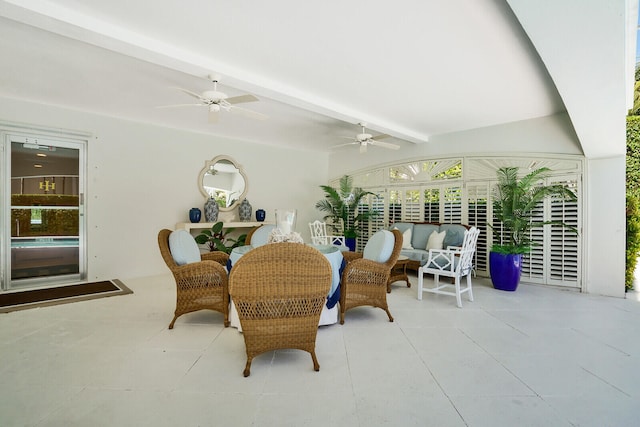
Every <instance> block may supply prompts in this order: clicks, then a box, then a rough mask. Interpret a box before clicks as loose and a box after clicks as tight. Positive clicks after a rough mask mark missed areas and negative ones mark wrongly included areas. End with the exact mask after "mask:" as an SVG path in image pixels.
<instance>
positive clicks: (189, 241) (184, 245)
mask: <svg viewBox="0 0 640 427" xmlns="http://www.w3.org/2000/svg"><path fill="white" fill-rule="evenodd" d="M169 249H170V250H171V256H173V260H174V261H175V262H176V264H178V265H184V264H190V263H192V262H199V261H201V260H202V259H201V258H200V249H198V244H197V243H196V240H195V239H194V238H193V236H192V235H191V234H189V232H187V231H186V230H176V231H173V232H171V234H170V235H169Z"/></svg>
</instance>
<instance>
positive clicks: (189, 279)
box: [158, 229, 229, 329]
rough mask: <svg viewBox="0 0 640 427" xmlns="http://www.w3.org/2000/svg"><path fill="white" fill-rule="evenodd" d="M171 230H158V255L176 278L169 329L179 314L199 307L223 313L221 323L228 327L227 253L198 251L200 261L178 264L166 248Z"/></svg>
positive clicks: (199, 308) (167, 247) (168, 248)
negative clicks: (222, 321) (174, 301)
mask: <svg viewBox="0 0 640 427" xmlns="http://www.w3.org/2000/svg"><path fill="white" fill-rule="evenodd" d="M171 233H172V232H171V230H167V229H163V230H160V232H159V233H158V246H159V247H160V254H161V255H162V259H164V262H165V263H166V264H167V267H169V270H171V273H172V274H173V277H174V279H175V281H176V309H175V313H174V316H173V320H171V323H170V324H169V329H173V325H174V324H175V322H176V319H177V318H178V317H180V316H182V315H183V314H186V313H191V312H194V311H198V310H214V311H218V312H220V313H222V314H223V315H224V326H225V327H227V326H229V281H228V277H227V270H226V269H225V267H224V266H226V264H227V260H228V259H229V255H227V254H226V253H224V252H220V251H214V252H209V253H204V254H201V261H200V262H192V263H189V264H184V265H178V264H177V263H176V261H175V260H174V257H173V255H172V254H171V249H170V247H169V236H170V235H171ZM194 245H196V246H197V244H196V243H195V240H194Z"/></svg>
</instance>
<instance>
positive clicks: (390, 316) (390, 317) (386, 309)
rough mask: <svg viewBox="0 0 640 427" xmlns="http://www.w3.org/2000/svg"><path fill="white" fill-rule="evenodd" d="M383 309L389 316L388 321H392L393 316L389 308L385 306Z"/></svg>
mask: <svg viewBox="0 0 640 427" xmlns="http://www.w3.org/2000/svg"><path fill="white" fill-rule="evenodd" d="M383 310H384V311H386V312H387V316H389V322H393V316H392V315H391V313H390V312H389V309H388V308H386V307H385V308H384V309H383Z"/></svg>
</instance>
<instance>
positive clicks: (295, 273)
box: [229, 243, 331, 377]
mask: <svg viewBox="0 0 640 427" xmlns="http://www.w3.org/2000/svg"><path fill="white" fill-rule="evenodd" d="M330 288H331V264H330V263H329V261H327V259H326V258H325V256H324V255H322V254H321V253H320V252H319V251H318V250H316V249H314V248H312V247H309V246H306V245H304V244H300V243H272V244H269V245H264V246H260V247H258V248H255V249H253V250H251V251H249V252H247V253H246V254H245V255H243V256H242V258H240V260H238V262H237V263H236V264H235V265H234V266H233V269H232V270H231V275H230V277H229V292H230V294H231V299H232V300H233V303H234V304H235V306H236V309H237V310H238V317H239V318H240V325H241V326H242V332H243V336H244V343H245V347H246V352H247V364H246V367H245V369H244V372H243V374H244V376H245V377H247V376H249V374H250V369H251V361H252V360H253V358H254V357H256V356H258V355H260V354H262V353H265V352H267V351H272V350H277V349H282V348H292V349H298V350H303V351H307V352H309V353H310V354H311V358H312V360H313V368H314V370H316V371H318V370H320V365H319V364H318V359H317V358H316V351H315V348H316V335H317V333H318V323H319V321H320V313H321V312H322V307H323V305H324V304H325V303H326V300H327V294H328V293H329V289H330Z"/></svg>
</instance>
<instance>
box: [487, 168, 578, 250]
mask: <svg viewBox="0 0 640 427" xmlns="http://www.w3.org/2000/svg"><path fill="white" fill-rule="evenodd" d="M518 171H519V168H517V167H502V168H500V169H498V171H497V178H498V183H497V184H496V186H495V189H494V216H495V218H496V219H497V220H498V221H499V222H501V223H502V225H503V227H504V229H503V230H502V231H503V233H504V234H503V236H502V237H503V238H505V237H506V241H507V242H506V243H504V244H495V245H494V246H493V248H492V250H494V251H497V252H503V253H526V252H529V251H530V250H531V246H532V245H533V244H534V242H532V240H531V238H530V235H531V234H530V231H531V229H532V228H537V227H542V226H544V225H547V224H553V225H558V226H562V227H565V228H568V229H570V230H572V231H574V232H576V233H577V230H576V229H575V228H574V227H571V226H570V225H567V224H565V223H563V222H561V221H536V220H534V219H533V218H534V210H535V208H536V206H537V205H538V204H539V203H541V202H542V201H544V200H545V199H546V198H548V197H556V198H560V199H565V200H573V201H575V200H577V198H576V195H575V194H574V193H573V192H572V191H571V190H570V189H568V188H566V187H564V186H562V185H558V184H551V185H543V183H544V180H545V179H547V178H548V177H549V175H550V173H551V170H550V169H549V168H546V167H543V168H539V169H536V170H534V171H531V172H530V173H528V174H527V175H525V176H524V177H522V178H521V179H520V180H518ZM489 226H490V227H491V228H492V229H493V232H494V236H495V237H496V238H497V239H498V241H500V240H501V239H500V237H501V235H500V234H501V233H500V232H499V231H498V230H496V229H495V228H494V227H493V226H492V225H491V224H489Z"/></svg>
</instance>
